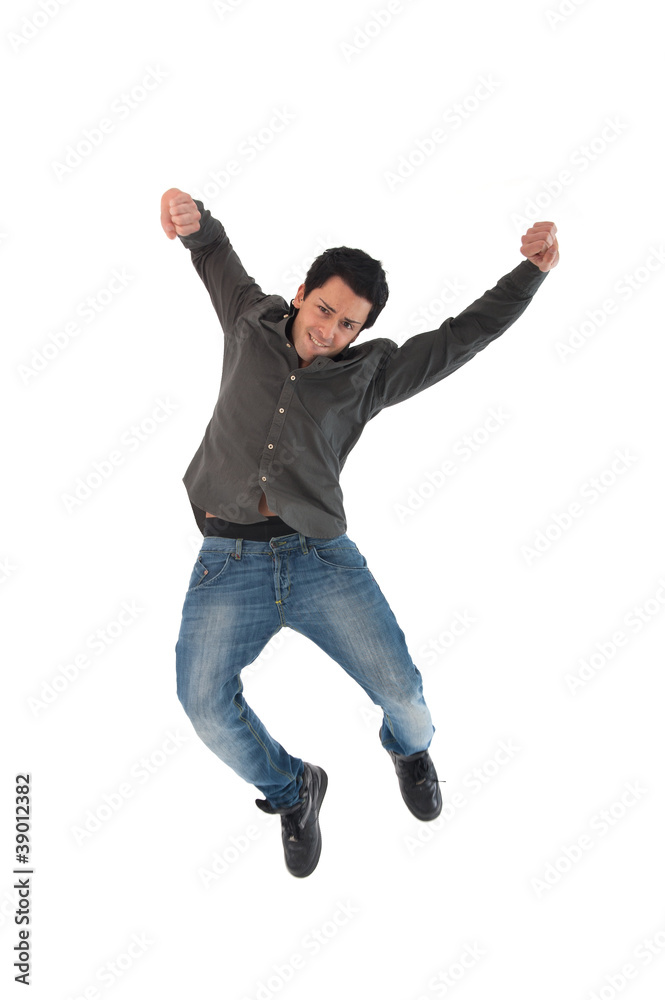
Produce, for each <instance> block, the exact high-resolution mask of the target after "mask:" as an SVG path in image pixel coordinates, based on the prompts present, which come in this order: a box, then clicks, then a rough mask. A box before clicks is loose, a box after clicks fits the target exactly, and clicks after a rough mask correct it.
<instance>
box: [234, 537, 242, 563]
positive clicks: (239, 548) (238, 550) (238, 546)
mask: <svg viewBox="0 0 665 1000" xmlns="http://www.w3.org/2000/svg"><path fill="white" fill-rule="evenodd" d="M241 555H242V538H236V555H235V557H236V559H240V556H241Z"/></svg>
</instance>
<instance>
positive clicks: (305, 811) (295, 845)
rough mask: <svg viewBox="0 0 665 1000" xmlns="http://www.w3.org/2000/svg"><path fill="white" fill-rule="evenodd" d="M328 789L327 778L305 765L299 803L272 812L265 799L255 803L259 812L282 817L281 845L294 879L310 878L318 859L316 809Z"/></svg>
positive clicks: (314, 766) (319, 831) (309, 765)
mask: <svg viewBox="0 0 665 1000" xmlns="http://www.w3.org/2000/svg"><path fill="white" fill-rule="evenodd" d="M327 787H328V775H327V774H326V772H325V771H324V770H323V768H322V767H317V765H316V764H308V763H307V762H306V761H305V770H304V772H303V776H302V786H301V789H300V801H299V802H298V803H297V804H296V805H295V806H289V807H288V808H287V809H275V808H274V807H273V806H271V805H270V803H269V802H268V800H267V799H256V804H257V806H258V807H259V809H262V810H263V812H267V813H279V814H280V815H281V817H282V844H283V845H284V860H285V861H286V867H287V868H288V869H289V871H290V872H291V874H292V875H295V876H296V878H305V877H306V876H307V875H311V874H312V872H313V871H314V869H315V868H316V866H317V865H318V863H319V857H320V856H321V828H320V827H319V809H320V808H321V803H322V802H323V797H324V795H325V794H326V789H327Z"/></svg>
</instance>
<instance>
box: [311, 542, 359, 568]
mask: <svg viewBox="0 0 665 1000" xmlns="http://www.w3.org/2000/svg"><path fill="white" fill-rule="evenodd" d="M311 551H312V552H313V553H314V556H315V558H316V559H318V561H319V562H321V563H323V564H324V566H329V567H330V568H331V569H367V560H366V559H365V557H364V555H363V554H362V553H361V552H359V550H358V548H357V546H356V545H354V544H353V543H351V544H349V542H345V543H344V544H343V545H320V546H312V547H311Z"/></svg>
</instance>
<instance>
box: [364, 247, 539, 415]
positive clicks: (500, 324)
mask: <svg viewBox="0 0 665 1000" xmlns="http://www.w3.org/2000/svg"><path fill="white" fill-rule="evenodd" d="M548 274H549V271H541V270H540V268H538V267H536V265H535V264H533V263H532V262H531V261H530V260H523V261H521V263H519V264H518V265H517V267H515V268H514V269H513V270H512V271H510V272H509V273H508V274H505V275H504V276H503V277H502V278H500V279H499V281H498V282H497V283H496V285H495V286H494V288H491V289H489V290H488V291H486V292H485V294H484V295H481V297H480V298H479V299H476V301H475V302H472V303H471V305H470V306H467V308H466V309H465V310H464V311H463V312H461V313H460V314H459V316H455V317H454V318H452V317H451V318H449V319H446V320H444V322H443V323H442V324H441V326H440V327H438V328H437V329H436V330H429V331H427V332H425V333H419V334H416V335H415V336H414V337H411V338H410V339H409V340H407V341H405V343H404V344H402V346H401V347H397V345H395V344H394V342H390V343H393V348H392V349H391V350H389V351H388V353H387V356H386V357H385V358H384V359H383V361H382V362H381V363H380V365H379V368H378V370H377V375H376V383H375V390H374V412H375V413H377V412H378V411H379V410H381V409H383V408H384V407H386V406H393V405H394V404H395V403H400V402H402V400H404V399H409V397H410V396H415V394H416V393H418V392H422V390H423V389H427V388H428V387H429V386H430V385H434V384H435V383H436V382H439V381H440V380H441V379H443V378H445V377H446V375H450V374H451V373H452V372H454V371H457V369H458V368H461V366H462V365H464V364H466V362H467V361H470V360H471V358H473V357H475V355H476V354H478V352H479V351H482V350H483V348H484V347H487V345H488V344H490V343H491V342H492V341H493V340H496V338H497V337H500V336H501V334H502V333H504V332H505V331H506V330H507V329H508V327H509V326H511V325H512V324H513V323H514V322H515V320H516V319H518V318H519V317H520V316H521V315H522V313H523V312H524V310H525V309H526V307H527V306H528V304H529V302H530V301H531V299H532V298H533V296H534V295H535V293H536V291H537V290H538V288H539V287H540V286H541V284H542V283H543V281H544V280H545V278H546V277H547V275H548Z"/></svg>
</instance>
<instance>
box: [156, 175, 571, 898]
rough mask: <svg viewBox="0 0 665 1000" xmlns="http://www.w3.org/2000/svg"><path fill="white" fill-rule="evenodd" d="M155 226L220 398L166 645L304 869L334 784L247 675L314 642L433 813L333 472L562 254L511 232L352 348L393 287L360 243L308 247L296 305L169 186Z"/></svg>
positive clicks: (419, 806)
mask: <svg viewBox="0 0 665 1000" xmlns="http://www.w3.org/2000/svg"><path fill="white" fill-rule="evenodd" d="M161 221H162V227H163V229H164V231H165V233H166V235H167V236H168V237H169V239H175V237H176V236H178V237H179V238H180V240H181V242H182V244H183V245H184V246H185V247H186V248H187V249H189V250H190V252H191V259H192V263H193V265H194V267H195V268H196V270H197V272H198V274H199V275H200V277H201V279H202V280H203V282H204V284H205V286H206V288H207V290H208V293H209V294H210V298H211V300H212V303H213V306H214V308H215V310H216V312H217V315H218V317H219V320H220V323H221V326H222V329H223V331H224V356H223V373H222V380H221V385H220V390H219V397H218V400H217V404H216V406H215V410H214V412H213V415H212V418H211V420H210V422H209V424H208V427H207V429H206V431H205V434H204V437H203V440H202V442H201V445H200V446H199V449H198V450H197V452H196V454H195V455H194V458H193V459H192V461H191V462H190V464H189V466H188V468H187V470H186V472H185V475H184V477H183V482H184V484H185V487H186V489H187V493H188V497H189V500H190V503H191V505H192V510H193V512H194V516H195V518H196V522H197V525H198V526H199V528H200V530H201V533H202V534H203V536H204V538H203V543H202V547H201V550H200V552H199V554H198V557H197V559H196V562H195V564H194V568H193V570H192V573H191V577H190V580H189V586H188V589H187V593H186V595H185V601H184V605H183V610H182V621H181V626H180V633H179V636H178V641H177V644H176V647H175V649H176V675H177V691H178V697H179V699H180V701H181V703H182V705H183V707H184V709H185V711H186V712H187V715H188V716H189V718H190V719H191V721H192V724H193V725H194V728H195V730H196V732H197V734H198V735H199V736H200V738H201V739H202V740H203V741H204V743H205V744H206V745H207V746H208V747H209V748H210V749H211V750H212V751H213V752H214V753H215V754H217V756H218V757H219V758H220V759H221V760H223V761H224V762H225V763H226V764H228V765H229V766H230V767H232V768H233V770H234V771H235V772H236V773H237V774H238V775H240V777H242V778H243V779H244V780H245V781H247V782H249V783H251V784H253V785H255V787H257V788H258V789H259V790H260V791H261V792H262V793H263V795H264V796H265V799H257V800H256V804H257V805H258V806H259V808H260V809H262V810H263V811H264V812H267V813H278V814H279V815H280V816H281V825H282V843H283V847H284V856H285V862H286V866H287V869H288V870H289V872H291V874H292V875H294V876H296V877H298V878H303V877H306V876H308V875H310V874H311V873H312V872H313V871H314V869H315V868H316V865H317V864H318V861H319V856H320V852H321V831H320V826H319V809H320V806H321V802H322V801H323V797H324V795H325V792H326V788H327V783H328V778H327V775H326V772H325V771H324V770H323V768H322V767H320V766H317V765H314V764H309V763H308V762H306V761H303V760H301V759H300V758H299V757H293V756H291V755H290V754H289V753H287V751H286V750H285V749H284V747H283V746H282V745H281V744H280V743H278V742H277V741H276V740H275V739H274V738H273V737H272V736H271V735H270V733H269V732H268V730H267V729H266V727H265V726H264V724H263V723H262V722H261V720H260V719H259V718H258V717H257V716H256V714H255V713H254V712H253V711H252V709H251V708H250V707H249V705H248V704H247V702H246V700H245V698H244V696H243V693H242V692H243V685H242V681H241V679H240V672H241V671H242V669H243V667H245V666H247V665H248V664H250V663H252V662H253V661H254V660H255V659H256V657H257V656H258V655H259V654H260V652H261V651H262V649H263V648H264V647H265V645H266V643H267V642H268V641H269V640H270V639H271V637H272V636H273V635H274V634H275V633H276V632H277V631H279V629H281V628H284V627H288V628H292V629H294V630H295V631H297V632H300V633H302V634H303V635H305V636H307V637H308V638H310V639H311V640H312V641H313V642H315V643H317V644H318V645H319V646H320V647H321V648H322V649H323V650H324V651H325V652H326V653H328V655H329V656H331V657H332V658H333V659H334V660H336V662H337V663H339V664H340V665H341V666H342V667H343V668H344V669H345V670H346V671H347V673H348V674H349V675H350V676H351V677H353V678H354V680H356V681H357V682H358V683H359V684H360V685H361V687H362V688H363V689H364V690H365V691H366V693H367V694H368V695H369V697H370V698H371V699H372V701H373V702H374V703H375V704H376V705H379V706H380V707H381V708H382V709H383V720H382V725H381V729H380V732H379V736H380V739H381V743H382V745H383V747H384V748H385V749H386V750H387V752H388V753H389V755H390V757H391V759H392V761H393V764H394V766H395V770H396V772H397V777H398V781H399V787H400V791H401V794H402V797H403V799H404V801H405V803H406V805H407V806H408V808H409V809H410V810H411V812H412V813H413V815H414V816H416V817H417V818H418V819H420V820H424V821H428V820H432V819H434V818H435V817H437V816H438V815H439V814H440V812H441V805H442V800H441V793H440V790H439V782H438V778H437V774H436V770H435V768H434V764H433V763H432V760H431V758H430V755H429V752H428V749H429V746H430V742H431V739H432V736H433V735H434V732H435V728H434V726H433V725H432V720H431V716H430V713H429V709H428V707H427V705H426V704H425V700H424V697H423V688H422V678H421V675H420V672H419V670H418V669H417V667H416V665H415V664H414V662H413V660H412V659H411V656H410V655H409V652H408V649H407V646H406V642H405V638H404V634H403V632H402V630H401V629H400V627H399V625H398V624H397V621H396V620H395V616H394V614H393V612H392V611H391V609H390V607H389V605H388V602H387V601H386V599H385V597H384V596H383V594H382V593H381V590H380V589H379V586H378V584H377V583H376V581H375V579H374V577H373V575H372V573H371V571H370V569H369V567H368V565H367V561H366V559H365V558H364V556H363V555H362V554H361V553H360V552H359V550H358V548H357V546H356V545H355V543H354V542H353V541H352V540H351V539H350V538H349V536H348V535H347V534H346V519H345V515H344V508H343V503H342V491H341V489H340V486H339V475H340V472H341V470H342V468H343V465H344V462H345V461H346V458H347V456H348V454H349V452H350V451H351V448H353V447H354V445H355V444H356V442H357V440H358V438H359V437H360V434H361V433H362V430H363V428H364V426H365V424H366V423H367V422H368V421H369V420H371V419H372V418H373V417H374V416H376V415H377V414H378V413H379V412H380V411H381V410H382V409H383V408H384V407H386V406H393V405H394V404H395V403H399V402H401V401H402V400H405V399H408V398H410V397H411V396H413V395H415V394H416V393H417V392H420V391H422V390H423V389H425V388H427V387H429V386H431V385H434V384H435V383H436V382H438V381H440V380H441V379H442V378H444V377H445V376H446V375H449V374H450V373H451V372H453V371H455V370H456V369H457V368H459V367H460V366H461V365H463V364H465V363H466V362H467V361H469V360H471V358H472V357H474V355H475V354H477V353H478V351H480V350H482V349H483V348H484V347H485V346H486V345H487V344H488V343H490V342H491V341H492V340H494V339H496V337H498V336H500V335H501V334H502V333H503V332H504V331H505V330H506V329H508V327H509V326H510V325H511V324H512V323H514V322H515V320H516V319H517V318H518V317H519V316H520V315H521V313H522V312H523V311H524V310H525V309H526V307H527V305H528V304H529V302H530V300H531V298H532V297H533V295H534V294H535V292H536V290H537V289H538V287H539V286H540V284H542V282H543V280H544V279H545V277H546V275H547V272H548V271H549V270H551V269H552V268H553V267H555V266H556V264H557V263H558V259H559V251H558V243H557V239H556V235H555V234H556V226H555V225H554V223H552V222H539V223H536V224H535V225H534V226H532V227H531V228H530V229H529V230H528V231H527V233H526V234H525V235H524V236H523V237H522V247H521V253H522V255H523V256H524V257H526V258H527V259H526V260H523V261H522V262H521V263H520V264H518V265H517V266H516V267H515V268H514V269H513V270H512V271H511V272H510V273H509V274H507V275H505V276H504V277H503V278H501V279H500V281H499V282H498V283H497V285H496V286H495V287H494V288H493V289H491V290H489V291H487V292H486V293H485V294H484V295H483V296H482V297H481V298H479V299H478V300H476V301H475V302H474V303H472V305H470V306H469V307H468V308H467V309H465V310H464V311H463V312H462V313H460V315H459V316H458V317H456V318H455V319H452V318H451V319H447V320H445V322H444V323H443V324H442V325H441V326H440V327H439V328H438V329H436V330H432V331H428V332H426V333H421V334H418V335H417V336H414V337H411V338H410V339H409V340H407V341H406V343H405V344H403V345H402V346H401V347H398V346H397V345H396V344H395V343H394V342H393V341H391V340H387V339H376V340H370V341H365V342H362V343H360V344H358V345H356V346H353V345H354V342H355V341H356V339H357V338H358V336H359V334H360V332H361V331H364V330H367V329H369V328H370V327H371V326H373V324H374V322H375V320H376V319H377V317H378V315H379V314H380V312H381V310H382V309H383V308H384V306H385V304H386V302H387V299H388V285H387V283H386V276H385V272H384V271H383V268H382V266H381V262H380V261H377V260H373V259H372V258H371V257H370V256H369V255H368V254H366V253H364V252H363V251H362V250H354V249H350V248H348V247H337V248H334V249H331V250H326V252H325V253H324V254H321V255H320V256H319V257H317V259H316V260H315V261H314V263H313V264H312V266H311V267H310V269H309V271H308V273H307V276H306V278H305V281H304V283H303V284H301V285H300V287H299V288H298V290H297V292H296V295H295V298H294V299H292V301H291V304H290V307H289V305H288V304H287V302H286V300H285V299H283V298H282V297H281V296H280V295H267V294H266V293H264V292H263V291H262V289H261V288H260V287H259V285H258V284H257V283H256V281H255V280H254V278H252V277H250V276H249V274H248V273H247V271H246V270H245V269H244V267H243V265H242V264H241V262H240V260H239V258H238V256H237V254H236V253H235V251H234V250H233V247H232V246H231V243H230V242H229V239H228V237H227V235H226V232H225V230H224V228H223V226H222V224H221V223H220V222H219V221H218V220H216V219H214V218H213V217H212V215H211V214H210V212H209V211H208V209H205V208H204V206H203V203H202V202H201V201H197V200H194V199H192V198H191V197H190V195H189V194H186V193H185V192H183V191H180V190H179V189H178V188H171V189H170V190H168V191H166V192H165V193H164V195H163V196H162V203H161ZM483 241H485V238H484V237H483ZM373 488H374V490H375V491H376V493H379V491H380V490H381V483H376V484H374V485H373ZM285 693H286V692H285ZM289 694H291V693H290V692H289ZM295 697H298V695H297V694H296V695H295ZM299 705H302V709H303V710H305V709H306V708H307V707H308V706H307V705H306V703H304V702H301V701H299ZM345 724H346V720H345V719H333V720H332V721H331V726H330V728H331V732H332V733H333V735H338V733H339V732H340V730H341V732H342V737H341V738H343V727H344V725H345Z"/></svg>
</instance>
